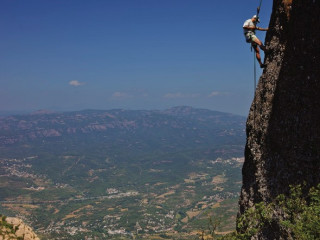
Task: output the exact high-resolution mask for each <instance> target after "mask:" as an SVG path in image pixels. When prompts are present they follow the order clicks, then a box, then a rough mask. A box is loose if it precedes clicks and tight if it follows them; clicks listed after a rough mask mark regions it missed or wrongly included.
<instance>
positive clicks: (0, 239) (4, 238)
mask: <svg viewBox="0 0 320 240" xmlns="http://www.w3.org/2000/svg"><path fill="white" fill-rule="evenodd" d="M5 221H6V222H7V223H8V224H9V225H11V226H12V227H13V229H14V231H12V229H10V228H9V227H6V226H2V228H1V229H0V230H1V231H0V233H1V234H0V240H9V239H23V240H40V239H39V238H38V236H37V235H36V234H35V233H34V232H33V230H32V229H31V228H30V227H29V226H27V225H26V224H25V223H23V221H22V220H21V219H18V218H14V217H6V218H5Z"/></svg>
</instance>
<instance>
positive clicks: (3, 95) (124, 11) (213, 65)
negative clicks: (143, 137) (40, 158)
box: [0, 0, 272, 115]
mask: <svg viewBox="0 0 320 240" xmlns="http://www.w3.org/2000/svg"><path fill="white" fill-rule="evenodd" d="M259 2H260V1H259V0H242V1H234V0H233V1H231V0H224V1H216V0H197V1H196V0H90V1H89V0H54V1H53V0H28V1H26V0H2V1H1V3H0V31H1V38H0V85H1V87H0V111H20V110H23V111H35V110H39V109H48V110H55V111H69V110H82V109H113V108H123V109H166V108H170V107H173V106H179V105H188V106H193V107H200V108H207V109H212V110H219V111H223V112H231V113H235V114H240V115H247V113H248V111H249V107H250V104H251V101H252V98H253V54H252V52H251V51H250V47H249V45H248V44H247V43H246V42H245V40H244V37H243V34H242V25H243V22H244V21H245V20H246V19H248V18H251V17H252V15H253V14H255V12H256V8H257V6H258V5H259ZM271 10H272V1H271V0H265V1H263V3H262V9H261V12H260V18H261V24H260V25H259V26H261V27H267V26H268V24H269V19H270V14H271ZM257 35H258V37H259V38H260V39H262V40H264V36H265V33H264V32H258V34H257ZM260 74H261V71H260V70H259V72H258V75H260Z"/></svg>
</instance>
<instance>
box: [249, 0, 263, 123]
mask: <svg viewBox="0 0 320 240" xmlns="http://www.w3.org/2000/svg"><path fill="white" fill-rule="evenodd" d="M261 5H262V0H260V3H259V7H258V8H257V18H258V17H259V13H260V9H261ZM251 51H252V47H251ZM255 55H256V51H253V66H254V67H253V85H254V86H253V87H254V89H253V90H254V91H253V93H254V95H253V127H255V125H256V123H255V121H256V89H257V66H256V65H257V64H256V56H255Z"/></svg>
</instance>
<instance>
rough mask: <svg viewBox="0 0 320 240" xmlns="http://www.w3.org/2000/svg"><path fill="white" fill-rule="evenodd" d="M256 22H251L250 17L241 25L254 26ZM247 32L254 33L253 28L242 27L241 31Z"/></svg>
mask: <svg viewBox="0 0 320 240" xmlns="http://www.w3.org/2000/svg"><path fill="white" fill-rule="evenodd" d="M255 26H256V24H255V23H254V22H252V20H251V19H248V20H247V21H245V22H244V24H243V27H255ZM248 32H250V33H255V32H256V31H255V30H248V29H243V33H244V34H245V35H246V34H247V33H248Z"/></svg>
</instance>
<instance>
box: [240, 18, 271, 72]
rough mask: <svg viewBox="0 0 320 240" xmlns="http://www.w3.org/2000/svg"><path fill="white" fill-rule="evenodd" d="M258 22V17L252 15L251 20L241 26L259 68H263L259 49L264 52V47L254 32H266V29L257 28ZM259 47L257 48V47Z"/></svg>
mask: <svg viewBox="0 0 320 240" xmlns="http://www.w3.org/2000/svg"><path fill="white" fill-rule="evenodd" d="M258 22H260V20H259V17H258V16H257V15H254V16H253V17H252V18H251V19H248V20H247V21H245V22H244V24H243V33H244V35H245V37H246V41H247V43H251V46H252V47H253V49H254V51H255V52H256V58H257V60H258V62H259V64H260V67H261V68H264V67H265V66H266V65H265V64H263V63H262V62H261V57H260V51H259V47H260V49H261V50H262V51H264V52H265V51H266V47H265V46H264V45H263V44H262V42H261V41H260V40H259V38H257V36H256V35H255V33H256V30H259V31H268V28H260V27H257V26H256V25H257V23H258ZM258 46H259V47H258Z"/></svg>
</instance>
